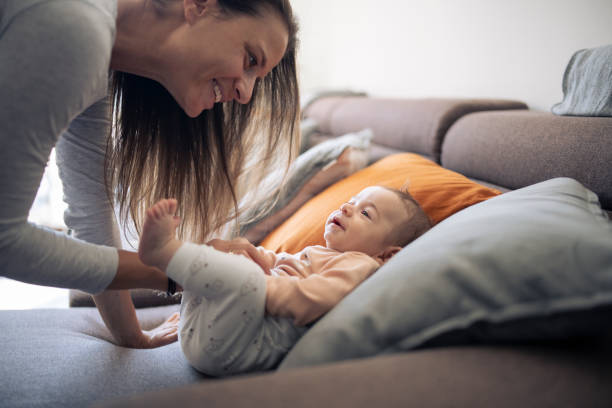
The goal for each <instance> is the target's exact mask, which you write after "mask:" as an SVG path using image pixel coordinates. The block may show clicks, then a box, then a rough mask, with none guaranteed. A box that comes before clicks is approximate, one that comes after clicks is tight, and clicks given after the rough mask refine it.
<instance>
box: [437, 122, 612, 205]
mask: <svg viewBox="0 0 612 408" xmlns="http://www.w3.org/2000/svg"><path fill="white" fill-rule="evenodd" d="M611 137H612V118H583V117H569V116H555V115H553V114H552V113H547V112H534V111H520V110H517V111H500V112H478V113H472V114H470V115H467V116H464V117H463V118H461V119H459V120H458V121H457V123H455V124H454V125H453V127H451V128H450V130H449V131H448V134H447V135H446V138H445V139H444V144H443V146H442V165H443V166H444V167H446V168H449V169H451V170H454V171H457V172H459V173H462V174H464V175H465V176H467V177H470V178H474V179H478V180H483V181H486V182H489V183H493V184H496V185H500V186H505V187H508V188H510V189H517V188H521V187H525V186H528V185H531V184H534V183H538V182H540V181H543V180H547V179H550V178H554V177H571V178H574V179H576V180H578V181H580V182H581V183H582V184H584V185H585V186H586V187H587V188H589V189H591V190H593V191H594V192H595V193H597V195H598V196H599V200H600V201H601V204H602V206H603V207H604V208H605V209H608V210H610V209H612V166H611V165H610V163H612V143H611V140H612V139H611Z"/></svg>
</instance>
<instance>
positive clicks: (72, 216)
mask: <svg viewBox="0 0 612 408" xmlns="http://www.w3.org/2000/svg"><path fill="white" fill-rule="evenodd" d="M116 14H117V0H0V275H2V276H7V277H9V278H13V279H16V280H20V281H24V282H30V283H35V284H40V285H48V286H58V287H65V288H76V289H81V290H84V291H87V292H90V293H98V292H100V291H102V290H103V289H105V288H106V287H107V286H108V285H109V283H110V282H111V281H112V279H113V278H114V276H115V273H116V270H117V262H118V255H117V250H116V249H115V248H112V247H119V246H120V238H119V233H118V228H117V224H116V220H115V216H114V212H113V210H112V206H111V204H110V202H109V200H108V198H107V196H106V192H105V187H104V155H105V149H106V139H107V135H108V132H109V114H108V110H109V106H108V98H107V88H108V72H109V64H110V56H111V50H112V47H113V42H114V37H115V19H116ZM54 146H56V148H57V160H58V166H59V169H60V176H61V178H62V182H63V186H64V199H65V200H66V202H67V203H68V209H67V211H66V213H65V221H66V224H67V226H68V227H69V228H71V229H72V230H73V231H74V232H75V236H76V237H77V238H79V239H72V238H69V237H66V236H65V235H64V234H59V233H56V232H54V231H51V230H48V229H45V228H41V227H38V226H35V225H32V224H30V223H28V221H27V218H28V213H29V210H30V207H31V206H32V202H33V201H34V197H35V195H36V192H37V190H38V187H39V184H40V181H41V178H42V175H43V172H44V169H45V166H46V163H47V160H48V158H49V154H50V152H51V149H52V148H53V147H54ZM85 241H87V242H91V243H95V244H101V245H94V244H91V243H86V242H85ZM102 245H106V246H102Z"/></svg>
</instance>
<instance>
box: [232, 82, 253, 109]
mask: <svg viewBox="0 0 612 408" xmlns="http://www.w3.org/2000/svg"><path fill="white" fill-rule="evenodd" d="M255 79H256V78H255V76H250V75H245V76H243V77H242V78H240V79H239V80H237V81H236V83H235V86H234V92H235V96H234V97H235V99H236V100H237V101H238V102H239V103H242V104H246V103H249V101H250V100H251V96H252V95H253V87H254V86H255Z"/></svg>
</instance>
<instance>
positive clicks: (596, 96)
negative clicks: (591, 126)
mask: <svg viewBox="0 0 612 408" xmlns="http://www.w3.org/2000/svg"><path fill="white" fill-rule="evenodd" d="M551 110H552V113H554V114H555V115H573V116H612V45H606V46H603V47H598V48H591V49H585V50H580V51H576V53H574V55H572V58H571V59H570V61H569V63H568V64H567V67H566V68H565V73H564V74H563V100H562V101H561V102H560V103H557V104H556V105H553V107H552V109H551Z"/></svg>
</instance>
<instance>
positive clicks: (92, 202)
mask: <svg viewBox="0 0 612 408" xmlns="http://www.w3.org/2000/svg"><path fill="white" fill-rule="evenodd" d="M295 33H296V25H295V22H294V20H293V17H292V11H291V7H290V5H289V3H288V0H257V1H256V0H244V1H237V0H180V1H179V0H70V1H69V0H5V1H4V2H2V3H1V5H0V60H1V61H2V63H1V64H0V89H2V93H1V94H0V271H1V272H0V273H1V274H2V275H4V276H7V277H10V278H12V279H17V280H21V281H24V282H31V283H35V284H41V285H50V286H57V287H65V288H77V289H81V290H84V291H87V292H89V293H94V294H97V295H96V296H95V297H94V299H95V301H96V304H97V306H98V309H99V310H100V313H101V315H102V317H103V318H104V321H105V322H106V324H107V326H108V327H109V329H110V330H111V332H112V333H113V335H114V337H115V339H116V340H117V343H118V344H121V345H125V346H130V347H157V346H160V345H164V344H167V343H168V342H171V341H174V340H175V339H176V331H175V330H174V329H173V328H172V327H173V326H175V322H174V321H173V320H172V319H169V321H167V322H166V324H165V325H162V326H160V327H159V328H158V329H157V330H153V331H151V332H143V331H141V329H140V327H139V325H138V321H137V318H136V314H135V311H134V306H133V304H132V301H131V298H130V296H129V293H128V292H127V291H126V290H113V289H128V288H135V287H144V288H153V289H160V290H166V289H167V285H168V283H167V282H168V280H167V278H166V276H165V275H164V274H163V273H162V272H161V271H159V270H157V269H152V268H148V267H145V266H144V265H143V264H142V263H140V261H138V258H137V256H136V254H135V253H133V252H128V251H123V250H117V249H115V248H120V246H121V243H120V239H119V233H118V227H117V224H116V222H115V217H114V211H113V204H114V203H113V201H116V202H117V203H118V205H119V208H120V214H121V220H122V221H125V220H126V219H127V218H128V216H131V218H133V220H134V222H135V224H136V227H137V228H138V227H139V225H140V222H141V220H142V219H143V213H144V209H145V208H147V207H148V206H150V205H152V204H153V203H154V202H155V201H157V200H158V199H160V198H163V197H176V198H177V199H179V202H181V203H183V205H182V207H181V209H180V210H179V215H180V216H181V217H183V219H185V220H186V224H187V225H190V226H191V227H192V228H191V229H190V230H189V231H187V230H182V231H180V232H179V235H181V236H182V237H189V238H191V239H194V240H196V241H199V242H202V241H204V240H205V239H206V237H207V236H209V235H210V233H211V232H213V231H215V230H217V229H218V228H219V227H221V226H222V225H224V224H225V223H226V222H227V221H228V220H230V219H231V218H232V217H235V215H236V213H237V211H238V208H237V204H236V203H237V201H238V199H239V197H240V196H241V194H242V193H243V191H242V189H241V188H240V187H241V182H242V181H243V180H242V176H243V173H244V171H245V163H246V162H247V160H249V162H254V163H256V164H257V165H258V169H259V170H260V171H259V172H257V173H255V174H258V175H263V174H264V173H265V169H267V168H269V167H270V166H273V165H274V164H275V160H276V159H277V158H278V157H279V155H280V156H284V158H285V159H286V158H287V157H289V159H291V158H292V157H293V155H294V154H295V149H296V146H295V145H296V144H297V140H296V139H297V137H296V132H297V127H296V122H297V117H298V88H297V80H296V69H295V42H296V40H295ZM109 70H111V71H110V72H112V74H111V81H110V83H111V86H110V91H109V90H108V84H109V75H108V73H109ZM111 118H112V119H113V121H112V123H113V124H114V125H115V126H114V129H113V130H114V132H113V137H112V138H110V139H109V135H110V134H111ZM262 123H264V124H265V126H259V125H260V124H262ZM256 130H257V132H256ZM54 146H56V150H57V158H58V165H59V168H60V176H61V177H62V182H63V185H64V196H65V200H66V202H67V203H68V210H67V211H66V214H65V221H66V224H67V225H68V227H69V228H70V229H72V230H73V231H74V233H75V236H76V238H79V239H80V240H75V239H70V238H67V237H66V236H64V235H60V234H55V233H53V232H51V231H48V230H45V229H43V228H40V227H36V226H33V225H30V224H28V223H27V216H28V210H29V208H30V206H31V204H32V201H33V199H34V196H35V194H36V191H37V188H38V185H39V183H40V179H41V177H42V174H43V171H44V167H45V164H46V160H47V158H48V156H49V153H50V151H51V149H52V148H53V147H54ZM257 182H258V179H256V180H249V183H251V185H256V183H257ZM232 209H233V211H232ZM228 214H230V215H229V216H228ZM84 241H87V242H88V243H86V242H84ZM235 245H236V247H237V248H236V249H238V250H240V249H242V250H247V251H249V250H250V249H249V247H248V246H246V247H245V246H241V243H236V244H235ZM244 248H246V249H244ZM252 256H254V257H255V258H256V257H257V254H255V253H254V254H253V255H252ZM104 289H110V290H108V291H106V292H102V293H100V292H101V291H103V290H104Z"/></svg>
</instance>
